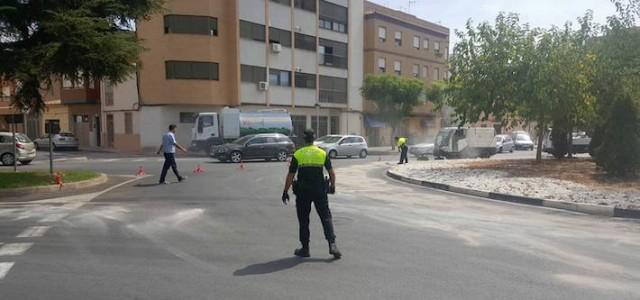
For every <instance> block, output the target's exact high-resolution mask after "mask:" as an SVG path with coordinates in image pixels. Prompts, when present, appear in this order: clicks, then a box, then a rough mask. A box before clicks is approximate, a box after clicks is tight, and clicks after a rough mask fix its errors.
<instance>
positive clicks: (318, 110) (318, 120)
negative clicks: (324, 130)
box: [316, 103, 320, 137]
mask: <svg viewBox="0 0 640 300" xmlns="http://www.w3.org/2000/svg"><path fill="white" fill-rule="evenodd" d="M319 134H320V103H316V136H317V137H320V136H319Z"/></svg>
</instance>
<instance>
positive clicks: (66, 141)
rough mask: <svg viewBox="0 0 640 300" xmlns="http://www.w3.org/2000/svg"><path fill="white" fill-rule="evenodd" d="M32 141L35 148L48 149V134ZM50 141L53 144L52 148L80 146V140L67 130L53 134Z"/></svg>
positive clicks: (75, 148) (76, 147)
mask: <svg viewBox="0 0 640 300" xmlns="http://www.w3.org/2000/svg"><path fill="white" fill-rule="evenodd" d="M33 143H34V144H35V145H36V149H39V150H40V149H49V136H46V135H45V136H43V137H39V138H37V139H35V140H34V141H33ZM51 143H52V144H53V149H54V150H56V149H62V148H64V149H72V150H78V148H79V147H80V142H79V141H78V138H76V136H75V135H73V133H69V132H61V133H57V134H54V135H53V136H52V137H51Z"/></svg>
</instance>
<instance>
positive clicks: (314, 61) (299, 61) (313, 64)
mask: <svg viewBox="0 0 640 300" xmlns="http://www.w3.org/2000/svg"><path fill="white" fill-rule="evenodd" d="M295 55H296V63H295V67H300V68H301V69H302V73H308V74H316V68H317V67H318V53H317V52H312V51H307V50H300V49H296V50H295Z"/></svg>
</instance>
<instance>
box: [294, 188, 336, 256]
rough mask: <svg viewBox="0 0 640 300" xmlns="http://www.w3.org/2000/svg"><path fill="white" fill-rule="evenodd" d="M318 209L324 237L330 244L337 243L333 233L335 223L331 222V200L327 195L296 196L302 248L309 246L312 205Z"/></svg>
mask: <svg viewBox="0 0 640 300" xmlns="http://www.w3.org/2000/svg"><path fill="white" fill-rule="evenodd" d="M312 202H313V204H314V206H315V207H316V212H318V216H319V217H320V221H322V228H323V229H324V237H325V238H326V239H327V241H328V242H329V243H333V242H335V241H336V235H335V233H334V232H333V221H332V220H331V210H329V199H328V198H327V195H326V194H324V193H321V195H317V194H302V195H299V196H298V195H297V196H296V211H297V213H298V224H299V225H300V243H302V246H305V247H308V246H309V236H310V233H309V214H310V213H311V203H312Z"/></svg>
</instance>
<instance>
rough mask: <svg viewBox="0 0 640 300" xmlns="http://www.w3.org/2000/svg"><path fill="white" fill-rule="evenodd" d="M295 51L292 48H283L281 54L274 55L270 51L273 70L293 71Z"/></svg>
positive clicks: (270, 63) (270, 62)
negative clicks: (292, 60)
mask: <svg viewBox="0 0 640 300" xmlns="http://www.w3.org/2000/svg"><path fill="white" fill-rule="evenodd" d="M292 53H293V51H292V50H291V48H287V47H282V51H280V53H274V52H273V51H269V65H270V66H271V68H275V69H280V70H287V71H289V70H291V55H292Z"/></svg>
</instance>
